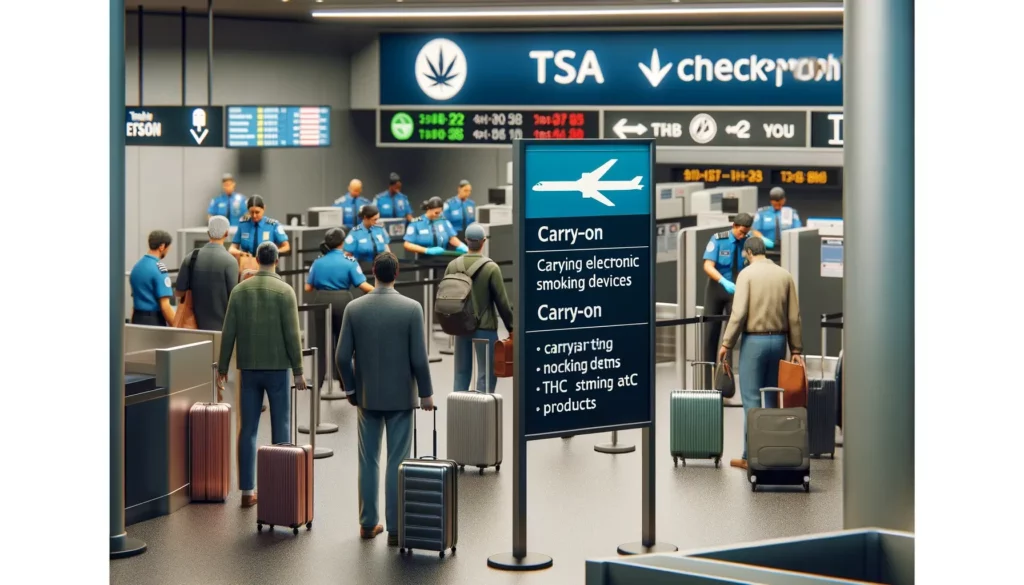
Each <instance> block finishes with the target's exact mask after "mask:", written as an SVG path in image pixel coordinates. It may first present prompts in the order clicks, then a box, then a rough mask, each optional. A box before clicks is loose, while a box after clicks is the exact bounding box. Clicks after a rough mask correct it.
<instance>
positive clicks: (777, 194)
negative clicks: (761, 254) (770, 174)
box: [753, 187, 804, 248]
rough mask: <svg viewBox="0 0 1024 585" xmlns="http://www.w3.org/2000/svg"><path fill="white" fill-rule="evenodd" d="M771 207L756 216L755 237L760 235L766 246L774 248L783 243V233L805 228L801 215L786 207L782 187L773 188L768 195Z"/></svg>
mask: <svg viewBox="0 0 1024 585" xmlns="http://www.w3.org/2000/svg"><path fill="white" fill-rule="evenodd" d="M768 199H769V200H770V201H771V205H769V206H768V207H762V208H760V209H758V210H757V213H755V214H754V226H753V227H754V231H755V232H756V234H755V235H757V234H760V236H761V238H762V239H763V240H764V245H765V246H767V247H768V248H774V247H776V246H778V245H779V243H780V242H781V241H782V232H784V231H786V230H795V229H797V228H801V227H803V225H804V224H803V222H801V221H800V214H799V213H797V212H796V210H795V209H793V208H792V207H789V206H787V205H786V191H785V190H783V188H782V187H772V190H771V192H769V194H768Z"/></svg>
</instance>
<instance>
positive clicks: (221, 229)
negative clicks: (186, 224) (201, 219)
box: [206, 215, 231, 240]
mask: <svg viewBox="0 0 1024 585" xmlns="http://www.w3.org/2000/svg"><path fill="white" fill-rule="evenodd" d="M230 227H231V222H230V221H228V218H226V217H224V216H223V215H214V216H213V217H211V218H210V221H209V222H207V225H206V231H207V233H209V234H210V237H211V238H213V239H215V240H219V239H221V238H223V237H224V236H226V235H228V229H229V228H230Z"/></svg>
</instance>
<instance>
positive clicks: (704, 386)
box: [690, 362, 715, 390]
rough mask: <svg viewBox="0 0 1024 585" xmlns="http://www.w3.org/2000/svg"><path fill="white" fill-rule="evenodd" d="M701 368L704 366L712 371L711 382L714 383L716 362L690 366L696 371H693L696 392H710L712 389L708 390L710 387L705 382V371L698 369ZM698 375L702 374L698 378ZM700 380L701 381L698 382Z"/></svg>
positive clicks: (698, 363) (695, 363)
mask: <svg viewBox="0 0 1024 585" xmlns="http://www.w3.org/2000/svg"><path fill="white" fill-rule="evenodd" d="M701 366H703V367H704V368H707V369H708V370H710V371H711V380H712V381H714V379H715V362H693V363H692V364H690V367H692V368H693V369H694V370H693V385H694V386H696V390H710V388H708V385H707V383H706V382H705V380H704V370H703V369H698V368H701ZM698 374H700V375H699V376H698ZM698 380H700V381H699V382H698Z"/></svg>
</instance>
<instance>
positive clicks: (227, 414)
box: [188, 362, 231, 502]
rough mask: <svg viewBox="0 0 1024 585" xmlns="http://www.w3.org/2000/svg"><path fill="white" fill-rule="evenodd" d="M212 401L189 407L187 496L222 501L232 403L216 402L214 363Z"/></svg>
mask: <svg viewBox="0 0 1024 585" xmlns="http://www.w3.org/2000/svg"><path fill="white" fill-rule="evenodd" d="M212 382H213V402H197V403H195V404H193V405H192V408H191V409H189V411H188V426H189V454H190V461H189V496H190V498H191V500H192V501H193V502H223V501H224V500H226V499H227V497H228V489H229V487H230V485H231V406H230V405H228V404H218V403H217V364H216V362H215V363H214V364H213V381H212Z"/></svg>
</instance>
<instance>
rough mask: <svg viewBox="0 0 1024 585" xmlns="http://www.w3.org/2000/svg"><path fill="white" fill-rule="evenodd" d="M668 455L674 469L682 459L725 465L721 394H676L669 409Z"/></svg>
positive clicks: (680, 391)
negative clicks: (669, 452) (669, 453)
mask: <svg viewBox="0 0 1024 585" xmlns="http://www.w3.org/2000/svg"><path fill="white" fill-rule="evenodd" d="M669 441H670V445H669V451H671V453H672V461H673V463H674V464H675V465H678V464H679V460H680V459H682V461H683V466H685V465H686V460H687V459H714V460H715V467H719V466H720V465H721V463H722V450H723V446H722V445H723V430H722V393H721V392H718V391H717V390H675V391H673V392H672V397H671V402H670V407H669Z"/></svg>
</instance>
